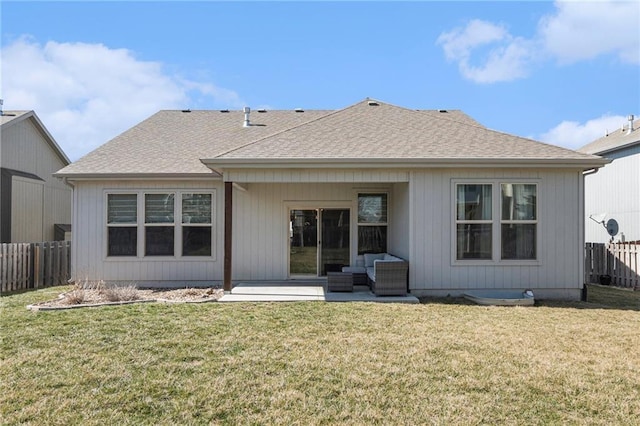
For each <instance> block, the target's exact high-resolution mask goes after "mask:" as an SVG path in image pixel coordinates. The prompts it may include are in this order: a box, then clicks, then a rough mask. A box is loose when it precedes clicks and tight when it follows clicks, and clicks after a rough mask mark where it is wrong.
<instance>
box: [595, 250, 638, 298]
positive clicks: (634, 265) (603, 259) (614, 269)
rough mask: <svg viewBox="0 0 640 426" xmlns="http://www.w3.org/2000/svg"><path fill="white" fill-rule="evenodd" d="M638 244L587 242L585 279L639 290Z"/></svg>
mask: <svg viewBox="0 0 640 426" xmlns="http://www.w3.org/2000/svg"><path fill="white" fill-rule="evenodd" d="M639 258H640V244H638V243H637V242H636V243H609V244H600V243H587V244H586V247H585V262H584V264H585V281H586V282H587V283H601V284H611V285H615V286H618V287H624V288H632V289H634V290H640V268H639V267H638V260H639Z"/></svg>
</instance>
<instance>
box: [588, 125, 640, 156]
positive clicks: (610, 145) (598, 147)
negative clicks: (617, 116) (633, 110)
mask: <svg viewBox="0 0 640 426" xmlns="http://www.w3.org/2000/svg"><path fill="white" fill-rule="evenodd" d="M639 127H640V120H635V121H634V122H633V128H634V129H635V130H634V131H633V132H631V134H627V128H626V127H625V128H624V129H618V130H616V131H615V132H613V133H609V134H608V135H607V136H603V137H601V138H600V139H596V140H595V141H593V142H591V143H589V144H587V145H585V146H583V147H582V148H580V149H578V151H579V152H584V153H586V154H603V153H605V152H610V151H614V150H616V149H620V148H623V147H626V146H630V145H635V144H637V143H640V129H639Z"/></svg>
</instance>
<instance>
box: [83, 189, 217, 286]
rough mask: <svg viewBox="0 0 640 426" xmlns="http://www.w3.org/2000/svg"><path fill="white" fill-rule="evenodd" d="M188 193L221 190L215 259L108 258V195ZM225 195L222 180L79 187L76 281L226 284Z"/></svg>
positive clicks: (169, 284) (215, 212)
mask: <svg viewBox="0 0 640 426" xmlns="http://www.w3.org/2000/svg"><path fill="white" fill-rule="evenodd" d="M184 190H187V191H188V190H193V191H212V190H213V191H215V196H214V203H215V205H214V211H213V216H214V219H213V220H214V223H213V224H212V228H213V235H212V241H213V257H206V258H196V257H191V258H184V259H183V258H174V257H167V258H161V257H155V258H145V257H142V256H140V257H132V258H109V257H107V241H106V237H107V227H106V205H105V203H106V195H105V194H107V193H108V192H111V191H114V192H122V191H125V192H126V191H167V192H172V191H184ZM223 192H224V191H223V186H222V183H221V182H220V181H180V180H177V181H148V182H141V181H135V182H125V181H102V182H97V181H95V182H94V181H80V182H76V186H75V191H74V197H75V200H74V208H75V211H74V219H73V240H72V276H73V280H74V281H76V282H78V281H83V280H88V281H99V280H105V281H107V282H124V283H128V282H131V283H132V282H136V283H138V284H139V285H150V286H171V285H176V286H180V285H182V286H188V285H191V286H192V285H200V284H202V285H210V284H212V283H213V282H219V281H221V280H222V273H223V270H222V264H223V262H222V257H223V238H224V234H223V231H224V228H223V225H222V224H223V223H224V220H223V219H224V218H223V215H224V198H223V196H222V194H223ZM139 214H141V212H139ZM139 254H140V253H139Z"/></svg>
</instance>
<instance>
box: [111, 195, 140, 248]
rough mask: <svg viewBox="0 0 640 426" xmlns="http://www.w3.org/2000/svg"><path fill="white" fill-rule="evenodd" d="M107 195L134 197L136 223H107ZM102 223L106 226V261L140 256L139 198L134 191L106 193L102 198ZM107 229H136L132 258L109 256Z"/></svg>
mask: <svg viewBox="0 0 640 426" xmlns="http://www.w3.org/2000/svg"><path fill="white" fill-rule="evenodd" d="M109 195H135V196H136V222H135V223H133V222H129V223H109ZM104 212H105V213H104V223H105V224H106V228H105V233H104V243H105V244H104V245H105V247H104V255H105V258H107V259H137V258H138V257H139V256H140V232H139V230H138V227H139V223H140V196H139V195H138V193H137V192H134V191H108V192H106V193H105V196H104ZM109 228H136V254H135V255H134V256H109Z"/></svg>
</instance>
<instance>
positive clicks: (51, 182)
mask: <svg viewBox="0 0 640 426" xmlns="http://www.w3.org/2000/svg"><path fill="white" fill-rule="evenodd" d="M68 164H70V161H69V159H68V158H67V156H66V155H65V154H64V152H63V151H62V149H60V147H59V146H58V144H57V143H56V141H55V140H54V139H53V136H51V134H50V133H49V131H47V129H46V127H45V126H44V124H42V122H41V121H40V119H39V118H38V116H37V115H36V113H35V112H33V111H2V112H1V114H0V167H1V169H0V189H1V190H0V242H2V243H23V242H40V241H53V240H54V239H55V238H56V229H58V233H57V234H58V235H60V229H69V226H70V224H71V205H72V190H71V188H69V186H67V185H65V184H64V183H63V182H61V181H60V180H59V179H56V178H54V177H53V176H52V174H53V173H54V172H55V171H57V170H60V168H62V167H65V166H67V165H68ZM64 235H65V232H62V237H60V236H58V238H64ZM67 236H68V233H67Z"/></svg>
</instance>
